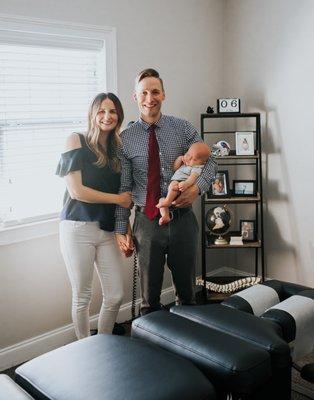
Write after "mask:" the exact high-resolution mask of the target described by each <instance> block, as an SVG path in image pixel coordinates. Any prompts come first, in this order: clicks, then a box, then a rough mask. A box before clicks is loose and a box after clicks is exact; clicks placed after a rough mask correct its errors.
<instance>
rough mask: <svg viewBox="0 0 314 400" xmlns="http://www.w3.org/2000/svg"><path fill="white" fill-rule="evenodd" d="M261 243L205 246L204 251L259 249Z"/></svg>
mask: <svg viewBox="0 0 314 400" xmlns="http://www.w3.org/2000/svg"><path fill="white" fill-rule="evenodd" d="M261 245H262V244H261V241H260V240H258V241H256V242H243V244H237V245H234V244H232V245H230V244H207V246H206V249H244V248H245V249H250V248H254V249H256V248H259V247H261Z"/></svg>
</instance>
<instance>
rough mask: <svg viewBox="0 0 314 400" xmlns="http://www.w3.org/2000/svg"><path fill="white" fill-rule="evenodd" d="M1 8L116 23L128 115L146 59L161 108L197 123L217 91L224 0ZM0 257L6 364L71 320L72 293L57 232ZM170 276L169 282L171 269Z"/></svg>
mask: <svg viewBox="0 0 314 400" xmlns="http://www.w3.org/2000/svg"><path fill="white" fill-rule="evenodd" d="M0 13H3V14H13V15H20V16H24V17H31V18H48V19H52V20H58V21H69V22H71V23H84V24H92V25H101V26H114V27H116V28H117V47H118V91H119V93H118V94H119V97H120V98H121V100H122V103H123V104H124V108H125V114H126V121H129V120H133V119H134V118H136V116H137V109H136V105H135V104H134V103H133V101H132V99H131V94H132V89H133V82H134V77H135V75H136V74H137V72H138V71H139V70H141V69H143V68H146V67H155V68H157V69H158V70H159V71H160V73H161V76H162V77H163V78H164V81H165V86H166V97H167V99H166V102H165V109H164V111H165V112H166V113H169V114H173V115H177V116H181V117H183V118H186V119H188V120H190V121H191V122H192V123H194V124H195V125H196V126H197V127H198V128H199V115H200V113H201V112H204V111H205V108H206V106H207V105H208V104H212V103H213V101H214V99H216V98H217V97H218V94H219V88H220V87H221V76H220V71H221V62H222V35H221V33H222V26H223V24H222V17H223V2H221V1H220V0H210V1H208V0H194V1H191V0H160V1H159V2H158V3H156V2H155V1H152V0H137V1H134V0H119V1H118V2H114V1H108V0H67V1H60V0H59V1H56V0H28V1H20V0H10V2H8V1H3V0H0ZM0 259H1V265H0V282H1V288H0V329H1V331H0V369H1V357H2V356H3V357H6V360H7V359H12V357H11V356H10V354H13V353H14V354H16V351H15V350H18V349H19V342H21V341H23V340H28V339H30V338H32V337H34V336H36V335H42V334H45V333H47V332H48V331H50V330H53V329H57V328H60V327H62V326H64V325H66V324H69V323H70V322H71V316H70V302H71V299H70V297H71V294H70V287H69V284H68V281H67V277H66V273H65V268H64V265H63V261H62V258H61V255H60V252H59V245H58V238H57V236H56V235H54V236H49V237H43V238H40V239H32V240H29V241H25V242H20V243H16V244H11V245H6V246H1V247H0ZM131 267H132V264H131V263H130V262H126V265H125V276H124V279H125V283H126V295H125V302H128V301H130V299H131V282H132V278H131V269H132V268H131ZM166 281H167V282H166V283H167V284H168V286H169V284H170V280H169V276H168V278H167V280H166ZM96 289H97V290H96V291H97V295H96V296H95V298H94V302H93V304H92V308H91V314H96V313H97V312H98V308H99V300H100V299H99V286H98V285H97V284H96ZM27 343H28V342H27ZM27 343H26V344H23V346H24V345H25V346H24V347H27V346H28V344H27ZM9 346H12V347H9ZM21 346H22V345H21ZM1 349H2V352H1ZM33 355H34V354H31V355H30V356H33ZM10 357H11V358H10ZM20 361H21V360H20Z"/></svg>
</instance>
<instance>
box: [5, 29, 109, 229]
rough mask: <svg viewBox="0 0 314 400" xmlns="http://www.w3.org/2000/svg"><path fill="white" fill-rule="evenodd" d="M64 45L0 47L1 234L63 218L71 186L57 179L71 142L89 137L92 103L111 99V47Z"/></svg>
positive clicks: (29, 42) (15, 44) (37, 44)
mask: <svg viewBox="0 0 314 400" xmlns="http://www.w3.org/2000/svg"><path fill="white" fill-rule="evenodd" d="M35 36H36V35H35ZM35 36H34V37H35ZM21 37H22V36H21ZM36 37H41V36H40V35H39V36H38V35H37V36H36ZM61 39H62V38H61ZM61 39H60V36H59V37H58V43H57V46H53V45H52V43H53V41H52V39H50V41H49V43H48V42H47V45H44V44H43V43H42V42H40V41H39V43H35V45H31V39H30V38H28V39H27V43H26V44H25V43H22V44H20V43H18V40H15V39H14V43H9V44H5V43H3V42H4V41H5V40H4V39H3V38H2V40H0V224H1V225H2V226H9V225H12V224H15V223H21V222H23V223H25V222H30V221H34V220H39V219H46V218H47V217H49V216H52V215H55V214H56V213H57V212H58V211H60V209H61V206H62V196H63V192H64V187H65V186H64V182H63V179H61V178H59V177H56V176H55V175H54V173H55V170H56V166H57V163H58V159H59V157H60V153H61V152H62V151H63V150H64V143H65V138H66V137H67V136H68V135H69V134H70V133H72V132H84V131H85V129H86V126H87V113H88V107H89V104H90V101H91V99H92V98H93V97H94V96H95V95H96V94H97V93H99V92H102V91H106V86H107V85H106V79H105V78H106V68H105V66H106V59H105V55H106V54H105V48H104V47H102V46H101V44H102V45H104V42H103V41H100V40H98V41H91V42H92V43H93V46H89V43H88V41H86V40H85V41H83V42H82V43H83V44H84V46H82V47H83V48H82V49H80V48H78V47H79V40H77V41H74V43H75V45H73V48H71V43H72V42H71V41H69V40H67V41H66V46H65V47H62V40H61ZM34 42H36V41H34ZM37 42H38V41H37ZM95 43H96V45H95ZM87 47H91V48H87Z"/></svg>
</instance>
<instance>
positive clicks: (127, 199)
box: [117, 192, 133, 208]
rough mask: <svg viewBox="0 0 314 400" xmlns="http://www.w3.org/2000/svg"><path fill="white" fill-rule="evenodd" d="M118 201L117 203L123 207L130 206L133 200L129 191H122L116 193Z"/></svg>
mask: <svg viewBox="0 0 314 400" xmlns="http://www.w3.org/2000/svg"><path fill="white" fill-rule="evenodd" d="M117 196H118V201H117V204H118V205H119V206H121V207H124V208H132V207H133V201H132V194H131V192H124V193H120V194H118V195H117Z"/></svg>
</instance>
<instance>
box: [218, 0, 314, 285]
mask: <svg viewBox="0 0 314 400" xmlns="http://www.w3.org/2000/svg"><path fill="white" fill-rule="evenodd" d="M313 20H314V2H313V1H311V0H299V1H294V0H275V1H274V0H264V1H258V0H237V1H232V0H227V2H226V8H225V18H224V22H225V24H224V26H225V29H226V33H225V42H224V63H223V66H224V69H223V76H224V87H223V93H222V94H223V96H231V97H232V96H234V97H240V98H241V100H242V102H243V103H244V111H260V112H261V113H262V115H263V129H262V132H263V146H264V151H265V157H264V189H265V203H266V218H265V233H266V235H265V236H266V239H265V241H266V244H265V246H266V262H267V276H268V277H273V278H277V279H283V280H286V281H293V282H298V283H302V284H307V285H312V286H313V285H314V273H313V267H314V239H313V225H314V213H313V209H312V204H313V201H314V179H313V172H314V167H313V148H314V128H313V126H314V124H313V111H314V96H313V89H314V78H313V71H314V53H313V43H314V25H313Z"/></svg>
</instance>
